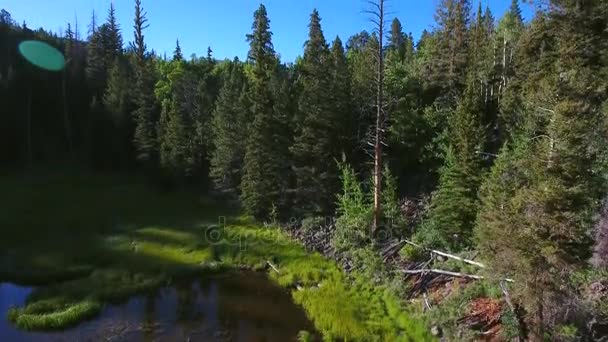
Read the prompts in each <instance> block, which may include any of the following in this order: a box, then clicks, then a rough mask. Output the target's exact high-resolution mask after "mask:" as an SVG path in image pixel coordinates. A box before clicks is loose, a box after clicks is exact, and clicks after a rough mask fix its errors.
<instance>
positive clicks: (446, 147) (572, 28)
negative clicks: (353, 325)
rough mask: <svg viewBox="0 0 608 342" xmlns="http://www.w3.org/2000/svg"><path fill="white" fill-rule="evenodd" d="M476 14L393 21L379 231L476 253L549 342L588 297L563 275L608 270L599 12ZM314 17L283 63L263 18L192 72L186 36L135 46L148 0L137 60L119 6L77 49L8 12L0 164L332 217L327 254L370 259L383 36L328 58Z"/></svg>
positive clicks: (607, 66)
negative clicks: (414, 207)
mask: <svg viewBox="0 0 608 342" xmlns="http://www.w3.org/2000/svg"><path fill="white" fill-rule="evenodd" d="M471 5H472V4H471V3H470V1H469V0H442V1H440V2H439V4H438V7H437V12H436V16H435V19H436V25H435V28H434V29H433V30H432V31H424V32H423V33H422V35H421V37H420V39H419V40H418V42H414V38H413V37H412V35H411V34H406V33H404V32H403V25H402V23H401V22H400V21H399V20H398V19H396V18H395V19H394V20H393V21H392V24H391V26H390V35H389V39H388V43H387V44H386V46H384V47H382V48H383V49H384V50H383V51H385V53H384V54H380V55H381V56H382V58H383V59H384V75H385V79H384V94H383V95H384V97H385V99H386V101H385V102H386V106H385V107H386V109H385V110H386V116H387V122H386V124H387V127H386V135H387V137H386V144H387V146H386V148H385V149H384V151H385V158H384V160H385V161H386V164H387V165H388V166H387V171H386V174H387V176H386V177H385V178H386V179H385V180H384V182H385V183H386V184H385V187H386V188H387V190H386V191H384V193H383V201H384V202H385V204H384V205H385V208H384V211H383V216H384V217H383V221H384V223H385V224H386V225H387V226H388V227H390V229H389V231H390V234H391V236H394V235H397V236H400V237H408V238H410V237H411V238H412V240H415V241H417V242H419V243H421V244H422V245H424V246H427V247H433V248H438V249H443V250H446V251H448V252H453V253H458V252H462V251H469V250H478V251H479V252H480V259H483V261H484V262H487V263H488V266H489V269H490V272H488V274H489V275H491V278H492V279H495V280H500V279H504V278H510V279H513V280H514V283H513V297H514V300H515V301H516V303H517V305H518V306H521V308H522V309H523V311H524V312H525V313H526V317H525V319H526V322H527V323H528V324H529V326H530V328H529V332H530V336H531V337H535V338H536V339H538V340H542V339H543V338H549V339H551V338H552V337H553V336H552V335H551V331H552V330H551V328H552V327H554V326H559V325H562V324H566V323H568V322H572V321H573V320H575V318H577V319H578V317H579V316H577V315H579V314H581V311H584V310H583V309H580V307H579V306H576V305H573V307H576V308H578V309H580V310H574V309H573V310H564V311H563V312H559V313H556V312H555V310H550V308H551V307H555V306H559V305H561V304H563V303H565V302H566V301H567V299H568V300H571V301H575V299H576V298H580V297H581V288H580V286H581V284H580V282H576V281H574V280H573V279H574V278H575V277H576V276H577V275H580V272H586V271H592V270H593V271H595V270H594V269H593V267H597V268H598V269H601V268H605V267H606V263H607V261H606V260H607V257H606V255H607V254H608V252H606V250H607V249H608V248H607V247H606V246H607V245H608V240H607V235H608V233H607V232H606V231H607V228H606V220H607V218H606V209H604V210H600V207H601V203H602V201H603V199H604V197H605V196H606V185H608V183H607V179H608V162H607V161H608V158H607V157H608V155H607V154H606V152H605V148H604V146H605V144H606V142H608V139H607V137H608V136H607V135H606V133H607V131H606V128H607V127H606V122H607V121H606V119H607V115H608V81H607V80H608V52H607V51H608V5H606V2H605V1H601V0H589V1H580V0H550V1H544V2H542V3H538V4H536V7H535V8H536V13H535V15H534V17H533V18H531V19H530V20H529V21H527V22H526V21H524V19H523V18H522V14H521V9H520V4H519V3H518V1H517V0H513V1H512V2H511V6H510V7H509V9H508V10H507V12H506V13H505V14H504V15H503V16H502V18H499V19H495V18H494V16H493V14H492V13H491V11H490V10H489V8H482V7H481V5H480V6H479V7H478V8H476V9H473V8H472V6H471ZM321 22H322V21H321V14H320V13H319V12H318V11H316V10H315V11H313V13H312V14H311V16H310V24H309V27H308V29H309V35H308V39H307V41H306V42H305V43H304V51H303V55H302V57H301V58H298V59H297V60H296V61H295V63H293V64H289V63H288V64H284V63H281V61H280V57H279V55H278V54H277V53H276V52H275V50H274V47H273V44H272V31H271V26H270V19H269V17H268V13H267V11H266V8H265V7H264V5H260V7H259V8H258V9H257V10H256V12H255V14H254V18H253V25H252V32H251V33H250V34H248V35H247V37H246V40H247V42H248V43H249V54H248V57H247V60H246V61H241V60H238V59H236V58H235V59H234V60H224V61H221V60H216V59H214V58H213V57H212V55H211V49H210V48H209V49H208V51H209V53H208V55H207V56H206V57H205V58H197V57H195V56H193V57H192V58H191V59H189V60H187V59H186V58H184V56H183V55H182V52H181V47H180V46H179V41H178V42H177V44H176V49H175V52H174V55H173V58H172V59H171V60H169V59H167V58H166V57H164V58H161V57H160V56H158V55H156V54H155V53H154V51H149V50H148V48H147V46H146V44H145V41H144V32H145V29H146V28H147V25H148V22H147V19H146V14H145V11H144V10H143V7H142V3H141V1H140V0H136V1H135V19H134V41H133V42H132V43H131V44H130V45H129V47H125V46H124V44H123V38H122V32H123V31H124V29H125V28H121V27H119V25H118V24H117V22H116V13H115V10H114V8H113V7H111V8H110V11H109V13H108V15H107V18H106V20H105V22H104V23H102V24H101V25H98V24H97V19H96V16H95V14H94V13H93V16H92V20H91V24H90V26H89V32H88V37H86V38H85V37H83V36H81V35H80V33H79V28H78V27H77V26H75V27H74V28H72V26H71V25H68V30H67V31H66V32H65V34H64V35H63V34H62V35H61V36H58V35H57V34H53V33H49V32H46V31H44V30H43V29H39V30H32V29H30V28H28V27H27V26H26V24H25V23H24V24H23V25H18V24H17V23H16V22H15V21H14V20H13V19H12V18H11V16H10V13H8V12H7V11H5V10H2V12H1V15H0V102H1V103H2V106H3V109H2V111H1V112H0V120H2V122H3V124H2V125H0V137H1V139H2V140H1V143H0V165H3V166H6V167H9V166H10V167H24V168H32V167H34V166H36V165H40V164H48V163H56V162H57V161H58V160H59V161H70V162H72V163H80V164H87V165H89V166H91V167H92V168H95V169H118V170H123V171H127V170H128V171H138V172H141V173H143V174H145V175H147V176H149V177H150V179H151V181H153V182H155V183H156V184H162V185H163V186H167V185H168V186H183V185H185V184H197V185H203V186H204V187H212V188H213V189H215V190H221V191H225V192H226V193H228V194H230V195H232V196H233V197H234V198H239V199H240V201H241V203H242V205H243V207H244V209H245V210H246V212H247V213H248V214H251V215H252V216H254V217H255V218H257V219H260V220H268V219H275V220H276V219H285V220H286V219H288V218H290V217H294V216H295V217H296V218H297V219H303V218H305V217H312V216H318V215H333V214H335V215H336V216H337V224H336V226H337V227H336V233H335V236H334V239H333V242H334V244H335V246H336V247H337V248H338V249H341V250H348V249H350V248H366V247H369V246H373V245H374V242H376V241H375V239H376V238H377V237H376V236H372V235H373V234H372V232H371V231H370V225H371V215H372V211H371V207H370V203H371V199H370V196H369V192H370V183H369V182H368V180H369V178H370V176H371V175H372V173H373V172H372V169H371V167H370V162H371V161H372V160H373V159H372V158H370V156H371V154H372V153H373V151H372V150H371V148H370V145H372V141H373V139H372V132H373V131H374V130H375V127H374V123H375V112H374V105H375V101H376V95H377V94H376V93H375V92H376V89H378V88H380V87H377V84H376V82H377V81H378V80H377V78H376V76H375V72H376V67H377V66H378V62H379V61H378V54H377V53H376V52H377V50H378V49H377V48H378V44H379V41H380V40H379V37H378V36H377V34H376V33H368V32H366V31H363V32H360V33H357V34H355V35H353V36H352V37H350V38H349V39H348V40H347V41H346V42H347V43H346V44H345V46H343V43H342V40H341V39H340V38H339V37H336V38H335V39H333V43H331V44H328V41H326V39H325V36H324V34H323V30H322V25H321ZM152 24H153V23H152ZM405 26H406V27H407V23H405ZM303 29H304V28H303ZM28 39H36V40H43V41H46V42H48V43H50V44H51V45H54V46H56V47H57V48H58V49H60V50H61V51H63V52H64V53H65V56H66V59H67V61H68V63H67V66H66V68H65V70H63V71H62V72H59V73H57V72H51V71H43V70H37V69H34V67H33V66H32V65H29V64H28V63H27V62H26V61H25V60H24V59H23V58H21V57H20V56H19V54H18V52H17V49H16V48H15V47H16V46H17V45H18V43H19V42H21V41H23V40H28ZM380 89H381V88H380ZM391 174H392V176H390V175H391ZM340 181H342V187H341V186H340ZM429 194H430V195H431V201H430V204H429V206H428V208H426V210H425V211H424V217H423V219H422V220H421V221H422V222H421V223H420V224H418V225H416V226H415V227H406V225H405V223H404V221H403V218H402V217H401V216H400V215H399V204H398V200H399V198H401V197H408V198H412V197H422V196H426V195H429ZM406 228H408V229H406ZM410 235H413V236H410ZM594 251H595V255H596V257H595V261H597V262H596V263H595V266H592V264H591V263H590V262H589V260H590V258H591V256H592V254H593V252H594ZM596 270H597V269H596ZM334 290H335V289H334ZM324 291H332V288H327V289H324ZM299 300H300V301H301V302H303V303H309V304H307V305H314V303H312V304H311V299H309V298H307V297H306V295H305V294H303V295H302V296H301V298H299ZM569 303H570V302H569ZM323 324H325V323H323Z"/></svg>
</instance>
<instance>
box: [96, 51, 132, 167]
mask: <svg viewBox="0 0 608 342" xmlns="http://www.w3.org/2000/svg"><path fill="white" fill-rule="evenodd" d="M131 81H132V75H130V70H129V66H128V65H127V63H126V61H124V60H122V59H120V58H116V60H115V61H114V64H113V66H112V68H111V69H110V72H109V76H108V86H107V88H106V91H105V93H104V97H103V104H104V108H105V109H106V111H107V112H108V113H109V115H110V124H111V127H112V129H113V134H111V136H110V138H109V139H110V146H108V149H109V150H110V151H111V153H112V154H113V155H114V156H115V160H117V161H119V162H120V164H121V165H122V166H126V165H127V164H128V163H129V162H130V160H129V159H130V157H131V155H130V151H131V148H129V147H130V146H131V141H130V139H131V117H130V113H131V110H132V107H133V103H132V100H131Z"/></svg>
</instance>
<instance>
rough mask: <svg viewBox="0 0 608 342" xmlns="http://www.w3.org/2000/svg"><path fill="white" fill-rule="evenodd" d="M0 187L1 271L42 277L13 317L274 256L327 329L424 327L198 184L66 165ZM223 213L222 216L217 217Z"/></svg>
mask: <svg viewBox="0 0 608 342" xmlns="http://www.w3.org/2000/svg"><path fill="white" fill-rule="evenodd" d="M0 187H2V188H3V189H4V191H3V192H2V194H1V195H0V205H3V206H4V209H5V210H2V211H1V212H0V234H2V237H3V238H2V239H0V281H9V282H16V283H20V284H23V285H37V286H38V287H37V288H36V290H34V291H33V292H32V294H31V295H30V296H29V297H28V299H27V301H26V304H25V306H24V307H21V308H13V309H11V310H10V311H9V312H8V313H6V315H7V317H8V319H9V320H10V321H11V322H13V323H14V324H15V325H16V326H17V327H19V328H21V329H25V330H55V329H63V328H66V327H69V326H73V325H75V324H78V323H80V322H82V321H83V320H86V319H90V318H93V317H95V315H97V314H98V313H99V312H100V310H101V309H102V308H103V305H104V304H106V303H120V302H123V301H125V300H127V299H128V298H129V297H130V296H133V295H135V294H140V293H145V292H148V291H153V290H155V289H157V288H158V287H160V286H163V285H169V284H171V283H172V282H174V281H177V280H179V278H184V277H192V276H195V275H199V274H203V273H210V272H223V271H226V270H230V269H234V268H250V269H257V270H262V269H264V268H265V264H266V261H267V260H271V261H272V262H273V263H274V264H276V265H277V266H278V268H279V269H280V273H279V274H276V272H274V271H272V272H270V276H271V277H272V278H273V279H275V280H276V281H277V282H278V283H279V284H280V285H282V286H283V287H286V288H289V289H291V290H292V291H293V295H294V299H295V300H296V302H297V303H298V304H300V305H302V306H303V308H304V309H305V311H306V312H307V314H308V316H309V317H310V318H311V320H312V321H313V322H314V323H315V326H316V327H317V329H319V331H321V332H322V333H323V335H324V336H325V337H326V338H328V339H334V338H341V339H345V340H370V341H372V340H383V341H390V340H404V341H405V340H428V339H429V337H428V336H427V335H426V334H425V333H424V332H423V330H424V329H423V327H422V325H421V324H419V322H416V321H412V320H411V319H410V318H409V317H408V316H407V313H406V312H404V311H403V310H402V305H401V304H400V303H399V301H398V300H397V299H396V298H395V297H391V296H389V295H387V292H386V290H385V289H382V288H376V287H371V286H368V285H364V282H363V281H359V282H357V281H355V283H354V284H351V283H352V280H351V279H347V278H346V277H345V276H344V274H343V273H342V272H341V271H340V270H339V268H338V267H337V266H336V265H335V263H333V262H332V261H329V260H327V259H325V258H323V257H322V256H321V255H319V254H309V253H307V252H306V251H305V250H304V248H302V247H301V246H300V245H298V244H296V243H294V242H293V241H291V240H289V239H288V238H287V237H286V236H285V235H284V234H283V233H282V232H281V231H280V230H279V229H275V228H271V227H262V226H260V225H257V224H255V223H253V222H252V221H251V220H250V219H248V218H247V217H243V216H238V215H236V213H235V212H234V211H230V210H227V209H225V208H223V207H222V206H220V205H217V204H214V203H215V202H213V201H212V200H209V199H205V198H202V197H200V196H199V195H197V194H195V193H188V192H182V193H170V194H169V193H163V192H159V191H157V190H155V189H153V188H151V187H149V186H147V185H146V184H144V183H143V181H142V180H140V179H137V178H132V177H128V176H108V175H95V174H82V173H67V174H66V173H62V172H46V173H43V174H36V175H28V176H20V177H15V176H5V177H0ZM220 217H228V220H227V222H226V224H225V225H221V224H220V225H218V222H222V221H220ZM211 231H213V233H217V234H219V235H213V234H210V232H211ZM210 236H212V237H218V236H219V239H210ZM296 287H300V288H303V289H304V290H302V291H299V290H296ZM413 337H415V339H412V338H413Z"/></svg>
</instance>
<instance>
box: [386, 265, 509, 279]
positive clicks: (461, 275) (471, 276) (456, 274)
mask: <svg viewBox="0 0 608 342" xmlns="http://www.w3.org/2000/svg"><path fill="white" fill-rule="evenodd" d="M397 272H399V273H404V274H420V273H423V274H424V273H437V274H444V275H448V276H452V277H458V278H469V279H476V280H481V279H485V278H484V276H480V275H476V274H466V273H459V272H452V271H444V270H438V269H435V268H425V269H418V270H397ZM503 280H504V281H507V282H510V283H512V282H513V279H503Z"/></svg>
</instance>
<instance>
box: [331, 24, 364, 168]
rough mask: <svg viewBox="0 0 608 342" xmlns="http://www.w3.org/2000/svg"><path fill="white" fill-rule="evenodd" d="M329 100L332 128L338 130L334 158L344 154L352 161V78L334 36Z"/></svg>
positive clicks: (354, 129) (354, 146) (354, 131)
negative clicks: (331, 112) (332, 117)
mask: <svg viewBox="0 0 608 342" xmlns="http://www.w3.org/2000/svg"><path fill="white" fill-rule="evenodd" d="M330 54H331V56H330V59H331V62H330V63H331V64H330V66H331V69H330V70H331V76H332V80H331V91H330V95H331V99H330V102H331V104H332V108H333V109H332V111H333V113H334V115H333V116H334V119H333V120H334V126H335V127H336V128H337V129H338V132H337V136H336V137H337V140H336V144H335V146H334V151H335V156H336V157H338V158H341V155H342V154H344V156H345V157H346V159H347V160H349V161H351V162H352V161H353V159H354V157H355V149H356V147H357V146H356V144H357V142H356V139H355V138H356V133H357V132H356V128H357V127H356V116H355V115H354V113H353V105H352V93H351V91H352V78H351V74H350V70H349V68H348V60H347V58H346V54H345V52H344V47H343V46H342V40H341V39H340V37H338V36H336V39H335V40H334V41H333V43H332V44H331V51H330Z"/></svg>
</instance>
